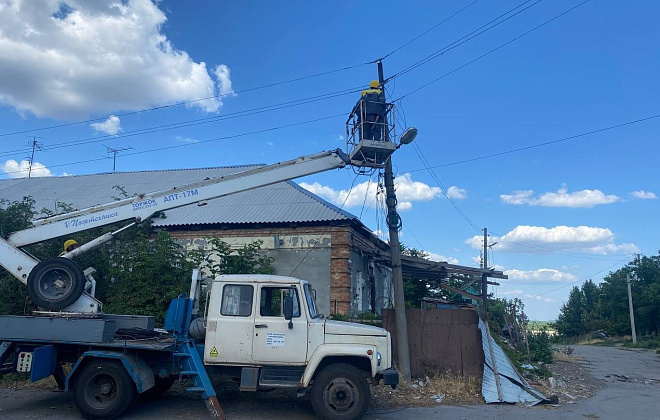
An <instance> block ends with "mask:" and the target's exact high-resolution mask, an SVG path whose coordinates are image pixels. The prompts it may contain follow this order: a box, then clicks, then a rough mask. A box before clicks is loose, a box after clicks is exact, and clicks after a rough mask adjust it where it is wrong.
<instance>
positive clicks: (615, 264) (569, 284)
mask: <svg viewBox="0 0 660 420" xmlns="http://www.w3.org/2000/svg"><path fill="white" fill-rule="evenodd" d="M633 257H634V256H630V257H628V258H626V259H624V260H621V261H619V262H616V263H614V264H612V265H610V266H609V267H606V268H604V269H602V270H600V271H597V272H595V273H593V274H590V275H588V276H587V277H588V278H587V279H581V280H577V281H574V282H572V283H568V284H565V285H563V286H561V287H558V288H556V289H552V290H548V291H547V292H543V293H539V294H538V295H530V297H532V298H535V297H541V296H543V295H547V294H549V293H553V292H556V291H557V290H561V289H565V288H566V287H568V286H572V285H574V284H577V283H581V282H585V281H587V280H590V279H591V277H593V276H595V275H597V274H600V273H602V272H603V271H607V270H609V269H610V268H612V267H615V266H617V265H619V264H621V263H624V262H626V261H629V260H630V259H632V258H633Z"/></svg>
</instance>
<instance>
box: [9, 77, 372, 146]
mask: <svg viewBox="0 0 660 420" xmlns="http://www.w3.org/2000/svg"><path fill="white" fill-rule="evenodd" d="M361 89H362V88H361V87H359V88H358V87H356V88H352V89H346V90H342V91H336V92H330V93H325V94H322V95H316V96H312V97H309V98H303V99H296V100H294V101H289V102H283V103H279V104H274V105H269V106H264V107H258V108H253V109H249V110H244V111H237V112H234V113H230V114H224V115H216V116H213V117H206V118H198V119H195V120H187V121H181V122H177V123H171V124H162V125H157V126H152V127H148V128H141V129H138V130H133V131H128V132H125V133H123V134H120V135H104V136H96V137H87V138H83V139H78V140H71V141H66V142H62V143H56V144H54V145H51V146H49V147H47V148H45V150H46V151H48V150H55V149H61V148H66V147H72V146H79V145H82V144H90V143H99V142H101V141H103V140H107V139H113V140H114V139H120V138H127V137H134V136H137V135H143V134H152V133H157V132H161V131H168V130H174V129H178V128H185V127H192V126H197V125H202V124H209V123H213V122H217V121H224V120H229V119H233V118H240V117H246V116H251V115H256V114H262V113H265V112H271V111H277V110H281V109H286V108H291V107H295V106H301V105H307V104H309V103H312V102H318V101H322V100H326V99H331V98H335V97H339V96H344V95H347V94H353V93H356V92H359V91H360V90H361ZM21 151H22V150H18V151H16V150H14V151H9V152H4V153H0V156H10V155H12V154H14V153H17V152H21Z"/></svg>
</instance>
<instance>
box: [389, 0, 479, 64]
mask: <svg viewBox="0 0 660 420" xmlns="http://www.w3.org/2000/svg"><path fill="white" fill-rule="evenodd" d="M478 1H479V0H474V1H473V2H472V3H470V4H468V5H467V6H465V7H463V8H462V9H460V10H458V11H457V12H455V13H454V14H452V15H450V16H449V17H447V18H445V19H443V20H441V21H440V22H438V23H437V24H435V25H433V26H432V27H431V28H429V29H427V30H426V31H424V32H422V33H421V34H419V35H417V36H416V37H414V38H413V39H411V40H410V41H408V42H406V43H405V44H403V45H401V46H400V47H398V48H395V49H394V50H392V51H390V52H389V53H387V54H385V55H384V56H383V57H382V58H380V60H381V61H382V60H385V59H386V58H387V57H389V56H391V55H392V54H394V53H395V52H397V51H399V50H401V49H403V48H405V47H407V46H408V45H410V44H412V43H413V42H415V41H417V40H418V39H419V38H421V37H423V36H424V35H426V34H428V33H429V32H431V31H432V30H434V29H435V28H437V27H438V26H440V25H442V24H443V23H445V22H447V21H448V20H449V19H451V18H453V17H454V16H456V15H458V14H459V13H461V12H462V11H464V10H465V9H467V8H469V7H470V6H472V5H474V4H475V3H476V2H478Z"/></svg>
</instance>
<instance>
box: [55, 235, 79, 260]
mask: <svg viewBox="0 0 660 420" xmlns="http://www.w3.org/2000/svg"><path fill="white" fill-rule="evenodd" d="M76 248H78V242H76V241H75V239H68V240H67V241H66V242H64V251H62V252H61V253H60V255H59V256H60V257H61V256H62V255H64V254H66V253H67V252H71V251H73V250H74V249H76Z"/></svg>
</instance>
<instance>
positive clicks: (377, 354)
mask: <svg viewBox="0 0 660 420" xmlns="http://www.w3.org/2000/svg"><path fill="white" fill-rule="evenodd" d="M382 358H383V357H382V356H381V355H380V352H379V351H377V352H376V360H378V366H380V361H381V359H382Z"/></svg>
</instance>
